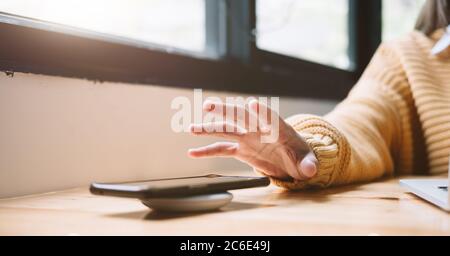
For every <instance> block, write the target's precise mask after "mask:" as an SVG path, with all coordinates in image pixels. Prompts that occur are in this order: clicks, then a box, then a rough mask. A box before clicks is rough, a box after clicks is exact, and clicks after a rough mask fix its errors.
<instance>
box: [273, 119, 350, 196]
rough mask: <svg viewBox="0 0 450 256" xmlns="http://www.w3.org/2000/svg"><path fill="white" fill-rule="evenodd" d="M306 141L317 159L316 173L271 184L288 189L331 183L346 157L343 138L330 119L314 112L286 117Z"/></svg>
mask: <svg viewBox="0 0 450 256" xmlns="http://www.w3.org/2000/svg"><path fill="white" fill-rule="evenodd" d="M286 122H287V123H289V124H290V125H291V126H292V127H293V128H294V129H295V130H296V131H297V132H298V133H299V135H300V136H301V137H302V138H303V139H304V140H305V141H306V142H307V143H308V145H309V146H310V148H311V149H312V151H313V152H314V154H315V156H316V158H317V160H318V161H319V166H318V172H317V174H316V176H314V177H313V178H311V179H309V180H306V181H299V180H294V179H291V180H280V179H276V178H273V177H271V178H270V179H271V181H272V183H273V184H275V185H277V186H280V187H284V188H287V189H291V190H296V189H304V188H314V187H320V188H321V187H328V186H330V185H332V184H333V183H334V181H335V180H336V178H337V177H338V176H339V174H340V172H341V171H342V170H343V169H344V167H345V166H346V165H347V162H348V161H349V159H350V156H349V155H350V150H348V145H347V143H346V140H345V138H344V137H343V136H342V135H341V133H340V132H339V131H338V130H337V129H336V128H335V127H333V126H332V125H331V124H330V123H328V122H327V121H325V120H324V119H322V118H321V117H318V116H313V115H297V116H294V117H291V118H288V119H287V120H286Z"/></svg>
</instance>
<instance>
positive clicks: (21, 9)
mask: <svg viewBox="0 0 450 256" xmlns="http://www.w3.org/2000/svg"><path fill="white" fill-rule="evenodd" d="M204 4H205V3H204V0H183V1H179V0H178V1H177V0H127V1H124V0H1V1H0V11H1V12H6V13H10V14H16V15H20V16H25V17H30V18H35V19H40V20H45V21H51V22H55V23H60V24H64V25H70V26H73V27H78V28H83V29H89V30H93V31H96V32H101V33H107V34H111V35H117V36H121V37H127V38H131V39H137V40H141V41H146V42H151V43H156V44H160V45H165V46H170V47H175V48H181V49H185V50H191V51H203V49H204V46H205V10H204V9H205V7H204Z"/></svg>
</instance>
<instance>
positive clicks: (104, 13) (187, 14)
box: [0, 0, 424, 99]
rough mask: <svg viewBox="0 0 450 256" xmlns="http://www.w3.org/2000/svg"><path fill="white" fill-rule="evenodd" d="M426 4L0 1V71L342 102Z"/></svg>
mask: <svg viewBox="0 0 450 256" xmlns="http://www.w3.org/2000/svg"><path fill="white" fill-rule="evenodd" d="M423 1H424V0H384V1H383V0H370V1H368V0H133V1H131V0H130V1H124V0H90V1H89V2H88V3H87V1H77V0H65V1H60V0H1V1H0V38H1V39H2V40H0V71H7V72H16V71H17V72H31V73H39V74H47V75H60V76H61V75H62V76H69V77H82V78H88V79H92V80H99V81H115V82H126V83H139V84H150V85H155V84H156V85H166V86H177V87H186V88H203V89H213V90H225V91H236V92H246V93H252V94H272V95H288V96H301V97H313V98H327V99H342V98H344V97H345V96H346V95H347V93H348V91H349V90H350V89H351V87H352V86H353V85H354V84H355V82H356V81H357V79H358V78H359V75H360V74H361V73H362V71H363V70H364V68H365V66H366V65H367V63H368V62H369V61H370V59H371V57H372V55H373V53H374V51H375V50H376V48H377V47H378V45H379V43H380V42H381V39H382V35H383V38H384V39H389V38H391V37H394V35H395V36H399V35H400V34H402V33H405V32H406V31H409V30H411V29H412V26H413V23H414V20H415V18H416V16H417V12H418V10H419V9H420V5H421V4H422V3H423ZM85 5H87V6H85Z"/></svg>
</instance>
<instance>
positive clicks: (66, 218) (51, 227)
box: [0, 176, 450, 235]
mask: <svg viewBox="0 0 450 256" xmlns="http://www.w3.org/2000/svg"><path fill="white" fill-rule="evenodd" d="M442 177H444V176H442ZM233 194H234V199H233V202H232V203H231V204H230V205H228V206H226V207H224V208H223V209H222V210H220V211H216V212H210V213H202V214H158V213H156V212H152V211H150V210H149V209H148V208H146V207H145V206H144V205H142V204H141V203H140V202H139V201H137V200H133V199H122V198H113V197H101V196H93V195H91V194H89V192H88V189H87V188H78V189H71V190H66V191H60V192H54V193H46V194H40V195H32V196H27V197H20V198H13V199H3V200H0V234H1V235H43V234H51V235H77V234H79V235H113V234H117V235H119V234H120V235H310V234H312V235H319V234H337V235H344V234H345V235H347V234H352V235H376V234H380V235H450V214H447V213H445V212H443V211H441V210H439V209H438V208H436V207H434V206H433V205H430V204H428V203H427V202H425V201H422V200H421V199H419V198H417V197H415V196H413V195H411V194H408V193H405V192H404V189H403V188H401V187H400V186H399V185H398V179H390V180H384V181H380V182H376V183H371V184H365V185H359V186H349V187H340V188H333V189H327V190H320V191H306V192H295V193H294V192H287V191H284V190H281V189H279V188H277V187H274V186H269V187H265V188H256V189H245V190H236V191H233Z"/></svg>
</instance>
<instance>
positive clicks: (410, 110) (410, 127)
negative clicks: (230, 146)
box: [272, 46, 418, 189]
mask: <svg viewBox="0 0 450 256" xmlns="http://www.w3.org/2000/svg"><path fill="white" fill-rule="evenodd" d="M414 113H415V112H414V102H413V98H412V95H411V91H410V88H409V85H408V81H407V78H406V74H405V73H404V71H403V69H402V67H401V64H400V61H399V59H398V58H397V57H396V56H395V52H394V51H393V50H391V49H389V48H387V47H386V46H381V47H380V48H379V49H378V51H377V52H376V54H375V55H374V57H373V59H372V61H371V63H370V64H369V66H368V68H367V69H366V71H365V72H364V74H363V75H362V77H361V79H360V80H359V81H358V83H357V84H356V85H355V87H354V88H353V89H352V91H351V92H350V94H349V96H348V97H347V98H346V99H345V100H344V101H343V102H342V103H340V104H339V105H338V106H337V107H336V108H335V109H334V110H333V111H332V112H331V113H329V114H327V115H326V116H324V117H318V116H308V115H297V116H293V117H291V118H288V119H287V120H286V121H287V123H289V124H290V125H292V127H294V129H295V130H296V131H297V132H298V133H299V134H300V135H301V136H302V137H304V138H305V140H306V141H307V143H308V144H309V145H310V147H311V148H312V150H313V152H314V154H315V155H316V157H317V159H318V162H319V165H318V174H317V175H316V176H315V177H313V178H312V179H310V180H306V181H298V180H292V181H282V180H279V179H272V181H273V182H274V183H275V184H277V185H279V186H282V187H286V188H289V189H299V188H304V187H310V186H317V187H326V186H330V185H339V184H348V183H354V182H364V181H370V180H373V179H376V178H379V177H381V176H383V175H389V174H391V173H393V172H394V170H395V171H397V172H411V171H412V166H413V152H414V147H415V143H414V140H413V138H414V137H416V136H413V134H415V133H416V132H417V131H416V130H417V127H416V126H418V125H417V122H416V121H417V120H415V116H414Z"/></svg>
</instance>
